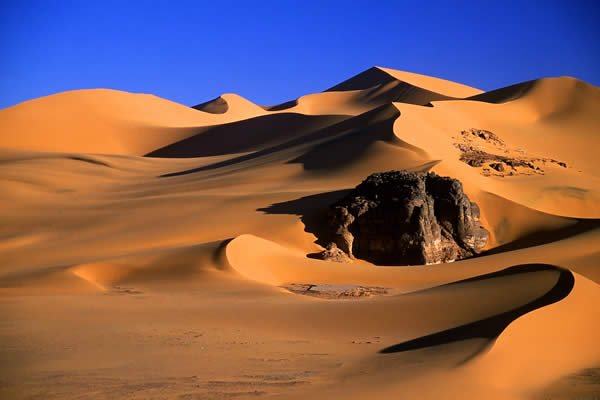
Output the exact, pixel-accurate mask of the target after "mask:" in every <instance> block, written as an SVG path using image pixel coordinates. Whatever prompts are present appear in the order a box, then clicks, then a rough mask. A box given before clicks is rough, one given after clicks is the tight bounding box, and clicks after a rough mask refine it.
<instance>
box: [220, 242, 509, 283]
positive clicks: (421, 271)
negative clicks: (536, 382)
mask: <svg viewBox="0 0 600 400" xmlns="http://www.w3.org/2000/svg"><path fill="white" fill-rule="evenodd" d="M225 256H226V258H227V261H228V264H229V265H230V266H231V268H232V269H233V270H235V271H236V272H237V273H239V274H241V275H242V276H244V277H245V278H247V279H250V280H253V281H257V282H260V283H262V284H265V285H271V286H281V285H284V284H290V283H320V284H340V283H343V284H355V285H368V286H379V287H394V288H400V289H401V291H404V292H411V291H414V290H421V289H425V288H428V287H433V286H439V285H444V284H447V283H451V282H455V281H459V280H462V279H468V278H471V277H473V276H477V275H481V274H484V273H492V272H497V271H499V270H501V269H504V268H505V266H504V265H502V263H498V262H492V263H489V264H490V265H486V266H485V267H484V266H482V262H481V261H480V260H481V259H477V261H476V259H472V260H468V262H466V261H463V262H456V263H452V265H451V267H449V266H448V265H447V264H437V265H428V266H404V267H402V268H396V267H374V266H373V265H371V264H368V263H365V262H355V263H349V264H343V263H335V262H329V261H322V260H315V259H311V258H307V257H306V256H305V254H304V253H302V252H300V251H295V250H291V249H288V248H285V247H283V246H281V245H279V244H277V243H275V242H272V241H269V240H266V239H262V238H260V237H257V236H254V235H250V234H245V235H240V236H238V237H236V238H234V239H233V240H232V241H231V242H229V243H228V244H227V246H226V247H225Z"/></svg>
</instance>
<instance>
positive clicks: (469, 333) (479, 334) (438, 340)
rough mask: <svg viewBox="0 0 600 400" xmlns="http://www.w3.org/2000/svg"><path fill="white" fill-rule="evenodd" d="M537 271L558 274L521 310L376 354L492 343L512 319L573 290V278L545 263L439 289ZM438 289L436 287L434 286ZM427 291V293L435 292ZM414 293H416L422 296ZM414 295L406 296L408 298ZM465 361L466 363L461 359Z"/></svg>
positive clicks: (517, 309) (488, 275)
mask: <svg viewBox="0 0 600 400" xmlns="http://www.w3.org/2000/svg"><path fill="white" fill-rule="evenodd" d="M538 271H557V272H558V273H559V277H558V280H557V281H556V284H555V285H554V286H553V287H552V289H550V290H549V291H548V292H547V293H546V294H544V295H543V296H541V297H539V298H537V299H536V300H534V301H531V302H529V303H527V304H525V305H523V306H521V307H518V308H515V309H513V310H510V311H507V312H504V313H502V314H498V315H494V316H493V317H489V318H485V319H482V320H479V321H475V322H472V323H469V324H466V325H461V326H458V327H455V328H451V329H447V330H445V331H441V332H437V333H433V334H431V335H427V336H422V337H420V338H417V339H413V340H409V341H406V342H403V343H399V344H395V345H393V346H389V347H386V348H385V349H383V350H380V353H383V354H389V353H398V352H405V351H411V350H418V349H422V348H426V347H432V346H439V345H443V344H449V343H452V342H458V341H462V340H468V339H475V338H482V339H488V340H490V341H493V340H495V339H496V338H497V337H498V336H499V335H500V333H502V331H503V330H504V329H506V327H507V326H508V325H509V324H510V323H511V322H513V321H514V320H516V319H517V318H519V317H521V316H523V315H525V314H527V313H529V312H531V311H533V310H536V309H538V308H541V307H545V306H547V305H550V304H553V303H556V302H558V301H560V300H562V299H564V298H565V297H567V296H568V294H569V293H570V292H571V290H572V289H573V286H574V284H575V278H574V276H573V274H572V273H571V272H570V271H568V270H565V269H562V268H559V267H556V266H554V265H549V264H523V265H516V266H513V267H510V268H507V269H504V270H502V271H498V272H493V273H490V274H485V275H481V276H477V277H473V278H469V279H465V280H462V281H457V282H453V283H449V284H447V285H443V286H452V285H457V284H462V283H467V282H474V281H481V280H486V279H493V278H498V277H501V276H510V275H518V274H522V273H529V272H538ZM438 288H439V286H438ZM435 289H436V288H433V289H427V290H426V291H429V290H435ZM423 292H425V291H422V292H416V293H423ZM412 294H414V293H411V294H408V296H410V295H412ZM465 361H468V360H465Z"/></svg>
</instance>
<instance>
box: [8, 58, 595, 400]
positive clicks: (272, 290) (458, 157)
mask: <svg viewBox="0 0 600 400" xmlns="http://www.w3.org/2000/svg"><path fill="white" fill-rule="evenodd" d="M201 100H202V99H199V101H201ZM599 128H600V89H599V88H597V87H595V86H592V85H589V84H587V83H585V82H582V81H579V80H577V79H574V78H570V77H557V78H544V79H539V80H535V81H531V82H524V83H519V84H516V85H514V86H510V87H506V88H500V89H498V90H494V91H490V92H482V91H481V90H479V89H476V88H471V87H468V86H464V85H461V84H458V83H453V82H449V81H445V80H441V79H437V78H432V77H427V76H423V75H418V74H413V73H408V72H401V71H396V70H392V69H387V68H379V67H374V68H371V69H369V70H367V71H365V72H363V73H361V74H359V75H357V76H355V77H353V78H351V79H348V80H347V81H344V82H342V83H340V84H338V85H335V86H333V87H331V88H330V89H328V90H325V91H323V92H321V93H314V94H308V95H306V96H302V97H300V98H298V99H296V100H292V101H288V102H284V103H282V104H279V105H274V106H259V105H256V104H253V103H252V102H251V101H249V100H247V99H244V98H242V97H240V96H237V95H235V94H224V95H222V96H221V97H219V98H217V99H214V100H211V101H208V102H204V103H201V104H199V105H198V106H195V107H193V108H192V107H187V106H184V105H180V104H177V103H173V102H171V101H168V100H164V99H161V98H158V97H155V96H152V95H147V94H132V93H126V92H120V91H115V90H105V89H97V90H79V91H72V92H65V93H59V94H56V95H51V96H48V97H44V98H40V99H35V100H31V101H27V102H24V103H21V104H18V105H15V106H13V107H9V108H6V109H3V110H0V163H1V164H0V192H1V193H2V196H0V221H2V222H1V223H0V313H1V316H2V318H1V321H2V322H1V325H0V359H1V362H0V398H6V399H30V398H40V399H72V398H73V399H74V398H77V399H84V398H90V399H91V398H94V399H96V398H103V399H104V398H105V399H116V398H132V399H149V398H152V399H231V398H235V399H245V398H253V399H254V398H275V399H294V398H297V399H305V398H315V399H355V398H356V399H365V398H380V399H417V398H418V399H483V398H485V399H502V400H504V399H573V398H581V399H592V398H597V397H598V396H600V372H599V371H600V346H599V345H598V337H599V335H600V286H599V284H600V173H599V169H598V149H600V137H599V136H598V129H599ZM485 132H491V133H493V136H490V135H489V134H488V133H485ZM482 159H483V161H481V160H482ZM495 159H505V160H509V162H513V163H514V167H513V168H506V169H504V170H502V171H497V170H495V169H493V168H490V166H489V163H490V160H492V161H493V160H495ZM478 160H479V161H478ZM511 160H512V161H511ZM480 161H481V162H480ZM469 163H470V164H469ZM397 169H406V170H410V171H434V172H436V173H438V174H440V175H443V176H450V177H453V178H456V179H459V180H460V181H461V182H462V183H463V187H464V190H465V193H466V194H467V195H468V196H469V198H470V199H471V200H473V201H475V202H476V203H477V204H478V205H479V207H480V209H481V221H482V223H483V225H484V227H485V228H486V229H487V230H488V231H489V232H490V240H489V242H488V244H487V247H486V251H485V252H484V253H483V254H481V255H480V256H477V257H474V258H470V259H466V260H462V261H457V262H454V263H448V264H437V265H426V266H401V265H399V266H387V267H382V266H375V265H372V264H370V263H368V262H366V261H360V260H357V261H355V262H353V263H347V264H345V263H335V262H330V261H323V260H317V259H314V258H311V257H309V255H311V254H314V253H318V252H319V251H321V250H323V248H322V247H321V246H320V245H318V244H317V243H316V240H317V238H316V236H315V235H314V226H315V224H318V223H319V218H321V217H322V215H323V212H324V210H326V209H327V207H328V206H329V205H330V204H332V203H333V202H334V201H336V200H337V199H339V198H341V197H342V196H344V194H345V193H347V192H348V190H349V189H351V188H353V187H354V186H356V185H357V184H359V183H360V182H361V181H362V180H363V179H365V178H366V177H367V176H368V175H369V174H371V173H373V172H380V171H388V170H397ZM313 285H314V286H313ZM309 289H310V290H309ZM309 291H310V293H308V292H309ZM593 396H596V397H593Z"/></svg>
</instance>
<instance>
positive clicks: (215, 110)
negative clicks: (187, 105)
mask: <svg viewBox="0 0 600 400" xmlns="http://www.w3.org/2000/svg"><path fill="white" fill-rule="evenodd" d="M192 108H195V109H196V110H200V111H204V112H207V113H211V114H224V113H226V112H227V110H229V104H227V101H226V100H225V99H224V98H223V97H222V96H219V97H217V98H216V99H212V100H209V101H207V102H204V103H201V104H197V105H195V106H192Z"/></svg>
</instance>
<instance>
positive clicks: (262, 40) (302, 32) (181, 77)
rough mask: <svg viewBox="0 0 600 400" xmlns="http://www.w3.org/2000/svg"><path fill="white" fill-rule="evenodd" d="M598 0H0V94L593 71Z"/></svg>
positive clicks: (508, 77)
mask: <svg viewBox="0 0 600 400" xmlns="http://www.w3.org/2000/svg"><path fill="white" fill-rule="evenodd" d="M598 21H600V3H599V2H598V1H550V0H548V1H543V2H541V1H539V2H536V1H519V2H501V1H480V2H473V1H465V2H450V1H433V0H431V1H426V2H415V1H326V0H321V1H301V2H297V1H229V2H228V1H218V0H217V1H214V0H211V1H205V0H195V1H175V0H172V1H158V0H157V1H150V0H147V1H112V0H104V1H93V0H87V1H84V0H79V1H69V0H60V1H58V0H56V1H31V0H2V1H0V50H1V52H0V56H1V57H0V108H4V107H8V106H11V105H14V104H16V103H19V102H22V101H25V100H28V99H32V98H35V97H40V96H45V95H49V94H52V93H57V92H61V91H65V90H73V89H83V88H98V87H102V88H111V89H119V90H126V91H132V92H144V93H152V94H155V95H157V96H160V97H164V98H167V99H170V100H173V101H177V102H180V103H183V104H186V105H194V104H197V103H200V102H203V101H206V100H209V99H211V98H214V97H216V96H218V95H220V94H222V93H227V92H234V93H238V94H240V95H242V96H244V97H247V98H249V99H250V100H252V101H254V102H256V103H259V104H275V103H280V102H283V101H286V100H290V99H293V98H296V97H298V96H300V95H303V94H307V93H312V92H318V91H321V90H324V89H326V88H328V87H330V86H333V85H334V84H336V83H339V82H341V81H343V80H345V79H347V78H349V77H351V76H353V75H355V74H357V73H359V72H361V71H363V70H365V69H367V68H370V67H371V66H373V65H380V66H385V67H389V68H395V69H400V70H405V71H411V72H417V73H421V74H426V75H432V76H436V77H440V78H445V79H449V80H453V81H457V82H461V83H465V84H468V85H471V86H475V87H478V88H480V89H483V90H491V89H495V88H498V87H502V86H507V85H510V84H513V83H517V82H521V81H525V80H529V79H534V78H539V77H546V76H559V75H570V76H575V77H576V78H579V79H582V80H585V81H587V82H589V83H592V84H595V85H600V23H599V22H598Z"/></svg>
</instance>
